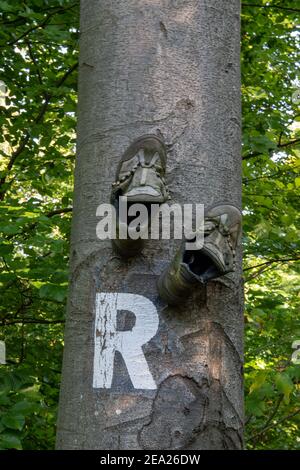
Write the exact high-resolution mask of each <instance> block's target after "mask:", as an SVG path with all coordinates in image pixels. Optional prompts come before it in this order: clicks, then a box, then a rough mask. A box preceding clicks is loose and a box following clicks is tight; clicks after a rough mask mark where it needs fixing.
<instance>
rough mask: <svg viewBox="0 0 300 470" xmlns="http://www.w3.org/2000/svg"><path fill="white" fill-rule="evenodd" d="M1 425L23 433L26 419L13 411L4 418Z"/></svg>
mask: <svg viewBox="0 0 300 470" xmlns="http://www.w3.org/2000/svg"><path fill="white" fill-rule="evenodd" d="M1 423H2V424H3V425H4V426H5V427H7V428H9V429H16V430H17V431H21V430H22V429H23V426H24V424H25V419H24V416H23V415H20V414H14V413H13V411H12V410H11V411H9V412H8V413H7V414H6V415H4V416H3V417H2V419H1Z"/></svg>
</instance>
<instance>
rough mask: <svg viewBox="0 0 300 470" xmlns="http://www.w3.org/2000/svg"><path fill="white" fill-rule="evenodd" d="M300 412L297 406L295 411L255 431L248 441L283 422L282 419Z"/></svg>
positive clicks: (285, 419) (289, 417)
mask: <svg viewBox="0 0 300 470" xmlns="http://www.w3.org/2000/svg"><path fill="white" fill-rule="evenodd" d="M299 413H300V408H298V409H297V410H296V411H295V412H293V413H291V414H289V415H286V416H284V417H283V418H281V419H279V420H278V421H277V422H276V423H273V424H270V425H269V426H267V427H264V428H263V429H262V430H260V431H259V432H257V433H256V434H254V435H253V436H250V438H249V441H254V440H256V438H257V437H259V436H261V435H262V434H265V433H266V432H267V431H269V430H270V429H272V428H274V426H276V427H277V426H278V424H281V423H283V422H284V421H287V420H289V419H291V418H293V417H294V416H296V415H297V414H299Z"/></svg>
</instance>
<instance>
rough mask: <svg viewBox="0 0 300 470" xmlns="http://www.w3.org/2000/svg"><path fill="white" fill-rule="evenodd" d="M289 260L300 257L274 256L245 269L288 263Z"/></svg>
mask: <svg viewBox="0 0 300 470" xmlns="http://www.w3.org/2000/svg"><path fill="white" fill-rule="evenodd" d="M289 261H300V257H296V258H274V259H270V260H269V261H265V262H264V263H260V264H257V265H255V266H250V267H249V268H245V269H243V271H244V272H245V271H249V270H250V269H255V268H260V267H261V266H267V265H269V264H273V263H288V262H289Z"/></svg>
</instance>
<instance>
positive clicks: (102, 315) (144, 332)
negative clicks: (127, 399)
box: [93, 292, 159, 390]
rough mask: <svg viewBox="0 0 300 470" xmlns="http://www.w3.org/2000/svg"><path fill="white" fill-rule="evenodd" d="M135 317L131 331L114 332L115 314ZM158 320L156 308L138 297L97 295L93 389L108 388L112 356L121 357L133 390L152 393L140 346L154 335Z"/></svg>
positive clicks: (152, 388)
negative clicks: (125, 313)
mask: <svg viewBox="0 0 300 470" xmlns="http://www.w3.org/2000/svg"><path fill="white" fill-rule="evenodd" d="M120 310H126V311H130V312H132V313H134V315H135V319H136V321H135V325H134V327H133V328H132V330H131V331H118V330H117V313H118V311H120ZM158 324H159V318H158V314H157V310H156V308H155V305H154V304H153V303H152V302H151V301H150V300H149V299H147V298H146V297H143V296H142V295H137V294H123V293H105V292H102V293H98V294H96V320H95V349H94V377H93V387H94V388H110V387H111V383H112V379H113V366H114V357H115V352H116V351H118V352H119V353H121V354H122V357H123V359H124V361H125V364H126V367H127V370H128V373H129V376H130V378H131V381H132V384H133V386H134V388H139V389H149V390H155V389H156V388H157V387H156V384H155V382H154V380H153V377H152V375H151V372H150V370H149V366H148V364H147V361H146V358H145V356H144V353H143V350H142V345H143V344H145V343H147V342H148V341H150V339H151V338H153V336H154V335H155V334H156V332H157V329H158Z"/></svg>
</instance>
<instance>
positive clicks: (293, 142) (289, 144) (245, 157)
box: [242, 139, 300, 160]
mask: <svg viewBox="0 0 300 470" xmlns="http://www.w3.org/2000/svg"><path fill="white" fill-rule="evenodd" d="M299 142H300V139H294V140H290V141H289V142H285V143H283V144H281V143H278V144H277V146H276V148H277V149H281V148H284V147H290V146H292V145H295V144H298V143H299ZM274 151H275V150H273V149H272V151H271V152H269V153H270V154H272V153H273V152H274ZM260 155H265V153H263V152H253V153H248V154H247V155H244V156H243V157H242V160H250V159H251V158H255V157H259V156H260Z"/></svg>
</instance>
